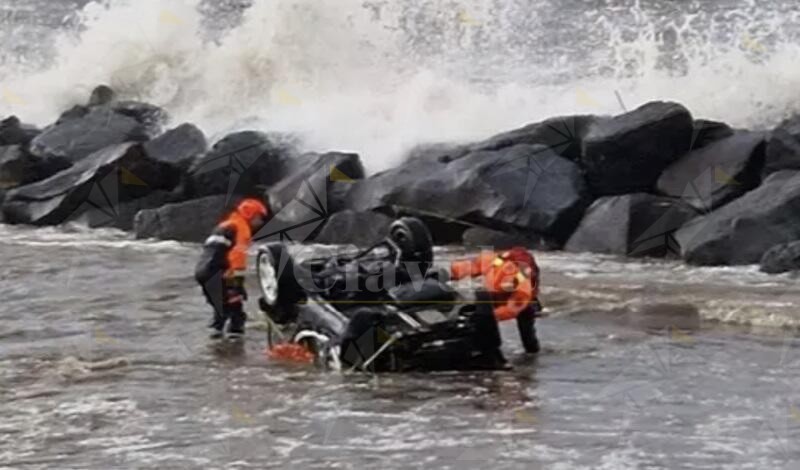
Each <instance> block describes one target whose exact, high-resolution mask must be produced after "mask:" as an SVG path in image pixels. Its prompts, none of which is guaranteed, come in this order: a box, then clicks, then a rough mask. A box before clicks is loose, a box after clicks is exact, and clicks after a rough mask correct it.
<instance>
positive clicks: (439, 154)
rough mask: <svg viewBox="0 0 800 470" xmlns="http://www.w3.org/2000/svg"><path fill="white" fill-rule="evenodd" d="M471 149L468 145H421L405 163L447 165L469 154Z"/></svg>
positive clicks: (416, 147)
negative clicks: (440, 163)
mask: <svg viewBox="0 0 800 470" xmlns="http://www.w3.org/2000/svg"><path fill="white" fill-rule="evenodd" d="M469 149H470V146H469V145H468V144H453V143H449V144H448V143H435V144H421V145H417V146H415V147H413V148H412V149H411V150H410V151H409V152H408V154H407V155H406V157H405V159H404V161H407V162H410V161H414V160H423V161H431V162H434V161H438V162H443V163H447V162H450V161H453V160H455V159H457V158H460V157H463V156H464V155H466V154H468V153H469Z"/></svg>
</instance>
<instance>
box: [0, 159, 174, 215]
mask: <svg viewBox="0 0 800 470" xmlns="http://www.w3.org/2000/svg"><path fill="white" fill-rule="evenodd" d="M179 179H180V172H179V170H178V169H177V168H175V167H173V166H171V165H168V164H165V163H162V162H158V161H154V160H151V159H149V158H147V156H146V155H145V154H144V151H143V149H142V146H141V145H139V144H132V143H127V144H120V145H115V146H111V147H106V148H104V149H103V150H100V151H98V152H95V153H93V154H91V155H89V156H88V157H86V158H84V159H83V160H81V161H79V162H78V163H76V164H75V165H73V166H72V167H70V168H69V169H66V170H64V171H61V172H59V173H56V174H55V175H53V176H51V177H50V178H47V179H45V180H42V181H39V182H36V183H33V184H29V185H26V186H22V187H20V188H17V189H14V190H12V191H9V193H8V194H7V197H6V201H5V202H4V204H3V212H4V213H5V217H6V221H10V222H12V223H25V224H34V225H53V224H59V223H61V222H64V221H65V220H68V219H70V218H72V217H75V216H76V215H77V214H80V213H82V212H84V211H86V210H89V209H91V208H101V209H103V208H107V209H108V210H112V211H113V208H114V207H117V205H118V204H119V203H121V202H125V201H129V200H132V199H136V198H139V197H144V196H147V195H148V194H150V193H151V192H153V191H156V190H171V189H173V188H174V187H175V185H177V183H178V181H179Z"/></svg>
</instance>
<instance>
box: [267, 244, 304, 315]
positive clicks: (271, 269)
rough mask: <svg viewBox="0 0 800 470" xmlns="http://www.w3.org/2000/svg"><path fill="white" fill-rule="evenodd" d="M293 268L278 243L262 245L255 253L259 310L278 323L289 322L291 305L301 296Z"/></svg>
mask: <svg viewBox="0 0 800 470" xmlns="http://www.w3.org/2000/svg"><path fill="white" fill-rule="evenodd" d="M295 268H296V266H295V264H294V260H293V259H292V257H291V255H289V252H288V251H287V250H286V247H284V246H283V244H281V243H270V244H267V245H264V246H263V247H261V248H260V249H259V251H258V257H257V260H256V270H257V271H258V284H259V287H260V290H261V296H262V301H261V302H260V304H261V308H262V310H264V311H265V312H266V313H267V314H268V315H269V316H270V318H272V319H273V320H274V321H276V322H278V323H286V322H290V321H292V320H293V319H294V316H295V315H296V313H295V306H296V304H297V302H299V301H300V300H302V298H303V297H304V294H303V289H302V288H301V287H300V285H299V283H298V282H297V279H295Z"/></svg>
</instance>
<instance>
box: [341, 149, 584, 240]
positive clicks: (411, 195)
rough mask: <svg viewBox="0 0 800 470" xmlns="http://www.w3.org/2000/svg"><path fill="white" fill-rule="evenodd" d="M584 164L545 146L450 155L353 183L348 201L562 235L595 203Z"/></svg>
mask: <svg viewBox="0 0 800 470" xmlns="http://www.w3.org/2000/svg"><path fill="white" fill-rule="evenodd" d="M590 202H591V201H590V199H589V194H588V191H587V190H586V186H585V183H584V180H583V176H582V174H581V171H580V169H579V168H578V166H577V165H576V164H575V163H573V162H571V161H569V160H567V159H565V158H563V157H560V156H558V155H557V154H556V153H555V152H553V151H552V150H550V149H548V148H547V147H544V146H534V145H517V146H514V147H509V148H506V149H503V150H498V151H483V152H472V153H470V154H468V155H465V156H463V157H461V158H458V159H456V160H453V161H451V162H438V161H430V160H425V159H419V160H413V161H409V162H407V164H405V165H403V166H401V167H398V168H395V169H392V170H389V171H385V172H383V173H379V174H376V175H374V176H372V177H371V178H368V179H366V180H364V181H361V182H358V183H356V184H355V185H354V187H353V188H352V190H351V191H350V193H349V194H348V196H347V207H348V208H350V209H353V210H356V211H369V210H380V211H382V212H391V213H397V212H401V211H402V212H405V213H409V214H414V215H423V216H424V215H430V216H433V217H437V218H439V219H443V220H450V221H459V220H460V221H463V222H466V223H471V224H476V225H485V226H492V227H497V228H498V229H501V230H507V229H516V230H520V231H523V232H525V233H530V232H534V233H538V234H541V235H546V236H548V237H552V238H555V239H557V240H559V241H561V242H563V241H564V240H565V239H566V238H567V237H568V236H569V235H570V234H571V233H572V230H573V229H574V228H575V226H576V225H577V223H578V222H579V221H580V218H581V216H582V214H583V211H584V210H585V208H586V207H587V206H588V205H589V203H590Z"/></svg>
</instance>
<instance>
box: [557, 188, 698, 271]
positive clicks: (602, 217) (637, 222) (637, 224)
mask: <svg viewBox="0 0 800 470" xmlns="http://www.w3.org/2000/svg"><path fill="white" fill-rule="evenodd" d="M696 216H697V212H696V211H695V210H694V209H692V208H691V207H689V206H687V205H686V204H683V203H681V202H680V201H676V200H674V199H669V198H664V197H658V196H653V195H652V194H646V193H638V194H626V195H624V196H608V197H603V198H600V199H598V200H597V201H595V203H594V204H592V206H591V207H590V208H589V210H587V211H586V216H585V217H584V218H583V220H582V221H581V224H580V226H578V229H577V230H576V231H575V233H574V234H573V235H572V237H570V239H569V241H568V242H567V245H566V247H565V248H566V250H567V251H575V252H581V251H588V252H592V253H605V254H616V255H623V256H636V257H641V256H650V257H665V256H669V255H677V254H678V253H679V248H678V247H677V244H676V243H675V242H674V239H673V234H674V233H675V231H676V230H678V229H679V228H680V227H681V226H683V225H684V224H686V222H688V221H689V220H691V219H692V218H694V217H696Z"/></svg>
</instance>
